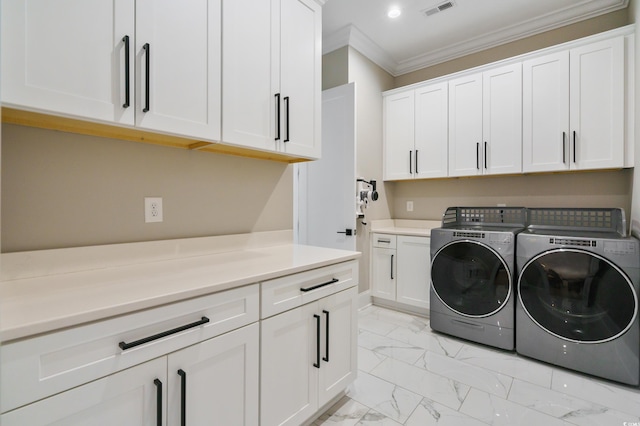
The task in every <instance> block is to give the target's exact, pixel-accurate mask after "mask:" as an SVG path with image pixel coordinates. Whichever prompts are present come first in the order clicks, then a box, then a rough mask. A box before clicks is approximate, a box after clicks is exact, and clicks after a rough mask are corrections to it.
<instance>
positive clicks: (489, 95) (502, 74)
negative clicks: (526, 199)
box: [482, 63, 522, 175]
mask: <svg viewBox="0 0 640 426" xmlns="http://www.w3.org/2000/svg"><path fill="white" fill-rule="evenodd" d="M482 79H483V95H482V102H483V109H482V111H483V116H482V123H483V124H482V134H483V138H482V140H483V144H484V146H483V163H484V164H483V165H484V173H485V174H492V175H495V174H506V173H520V172H522V65H521V64H520V63H517V64H513V65H508V66H504V67H500V68H496V69H493V70H489V71H485V72H484V73H483V75H482Z"/></svg>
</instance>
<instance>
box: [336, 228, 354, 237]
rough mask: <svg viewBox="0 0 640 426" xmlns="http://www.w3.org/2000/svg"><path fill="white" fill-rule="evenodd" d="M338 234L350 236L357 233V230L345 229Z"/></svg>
mask: <svg viewBox="0 0 640 426" xmlns="http://www.w3.org/2000/svg"><path fill="white" fill-rule="evenodd" d="M338 234H345V235H347V236H348V237H350V236H352V235H356V230H355V229H348V228H347V229H345V230H344V231H338Z"/></svg>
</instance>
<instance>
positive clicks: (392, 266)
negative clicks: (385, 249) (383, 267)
mask: <svg viewBox="0 0 640 426" xmlns="http://www.w3.org/2000/svg"><path fill="white" fill-rule="evenodd" d="M391 279H393V255H391Z"/></svg>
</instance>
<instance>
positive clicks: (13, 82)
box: [2, 0, 221, 140]
mask: <svg viewBox="0 0 640 426" xmlns="http://www.w3.org/2000/svg"><path fill="white" fill-rule="evenodd" d="M220 8H221V3H220V0H213V1H207V0H188V1H181V2H174V1H168V0H138V1H136V2H134V1H131V0H111V1H109V0H65V1H63V2H50V1H37V0H27V1H26V2H25V1H22V0H8V1H3V2H2V43H3V44H2V101H3V104H4V105H7V106H15V107H18V108H21V109H30V110H36V111H42V112H49V113H53V114H62V115H68V116H72V117H79V118H85V119H90V120H98V121H103V122H110V123H116V124H125V125H134V124H135V125H136V126H137V127H139V128H144V129H150V130H155V131H159V132H163V133H170V134H177V135H181V136H189V137H193V138H198V139H203V140H219V139H220V36H221V22H220Z"/></svg>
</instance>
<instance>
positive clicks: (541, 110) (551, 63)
mask: <svg viewBox="0 0 640 426" xmlns="http://www.w3.org/2000/svg"><path fill="white" fill-rule="evenodd" d="M522 96H523V105H522V108H523V114H522V133H523V135H522V137H523V139H522V171H523V172H525V173H527V172H549V171H560V170H568V169H569V52H566V51H565V52H559V53H554V54H551V55H546V56H542V57H539V58H534V59H529V60H527V61H524V62H523V64H522Z"/></svg>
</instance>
